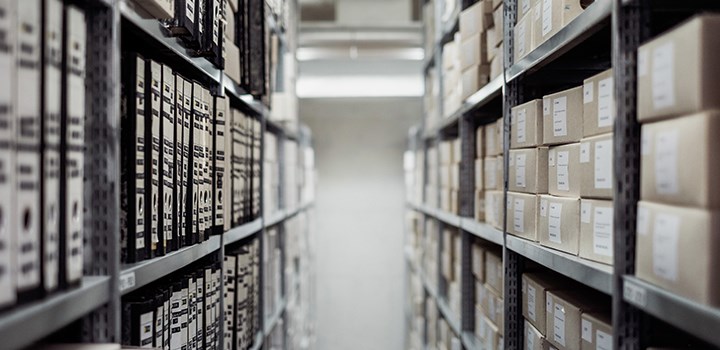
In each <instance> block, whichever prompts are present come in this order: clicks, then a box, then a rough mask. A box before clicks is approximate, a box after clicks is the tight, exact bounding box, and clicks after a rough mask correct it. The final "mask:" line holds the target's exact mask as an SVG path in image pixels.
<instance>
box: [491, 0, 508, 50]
mask: <svg viewBox="0 0 720 350" xmlns="http://www.w3.org/2000/svg"><path fill="white" fill-rule="evenodd" d="M504 11H505V6H503V5H500V6H498V8H496V9H495V10H494V11H493V26H494V27H495V41H494V42H493V43H492V45H493V46H495V47H498V46H499V45H500V43H502V42H503V35H504V31H505V13H504Z"/></svg>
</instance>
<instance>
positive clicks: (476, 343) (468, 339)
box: [462, 331, 485, 350]
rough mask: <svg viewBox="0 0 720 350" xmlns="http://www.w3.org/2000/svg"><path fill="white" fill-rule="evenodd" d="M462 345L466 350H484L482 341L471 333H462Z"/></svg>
mask: <svg viewBox="0 0 720 350" xmlns="http://www.w3.org/2000/svg"><path fill="white" fill-rule="evenodd" d="M462 343H463V346H464V347H465V349H466V350H480V349H484V348H485V347H484V346H483V344H482V341H481V340H480V339H478V338H477V337H476V336H475V333H473V332H467V331H466V332H463V334H462Z"/></svg>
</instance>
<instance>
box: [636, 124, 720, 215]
mask: <svg viewBox="0 0 720 350" xmlns="http://www.w3.org/2000/svg"><path fill="white" fill-rule="evenodd" d="M718 131H720V112H718V111H708V112H702V113H698V114H693V115H690V116H685V117H682V118H676V119H671V120H665V121H661V122H657V123H649V124H643V125H642V145H641V149H642V150H641V157H640V163H641V167H640V185H641V187H640V198H641V199H642V200H649V201H653V202H658V203H667V204H673V205H683V206H693V207H700V208H711V209H720V192H719V191H717V190H715V182H716V180H717V179H718V178H720V158H718V157H717V150H718V149H720V138H718V137H717V135H718Z"/></svg>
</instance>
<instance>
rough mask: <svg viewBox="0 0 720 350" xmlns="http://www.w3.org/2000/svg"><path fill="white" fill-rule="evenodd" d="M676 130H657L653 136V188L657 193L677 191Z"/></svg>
mask: <svg viewBox="0 0 720 350" xmlns="http://www.w3.org/2000/svg"><path fill="white" fill-rule="evenodd" d="M677 155H678V132H677V130H669V131H663V132H658V133H657V135H656V137H655V190H656V191H657V192H658V193H659V194H666V195H669V194H677V193H678V174H677Z"/></svg>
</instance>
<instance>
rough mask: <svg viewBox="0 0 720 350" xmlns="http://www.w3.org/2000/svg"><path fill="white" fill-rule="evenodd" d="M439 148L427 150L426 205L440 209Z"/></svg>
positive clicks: (432, 147)
mask: <svg viewBox="0 0 720 350" xmlns="http://www.w3.org/2000/svg"><path fill="white" fill-rule="evenodd" d="M438 166H439V162H438V148H437V147H436V146H430V147H428V149H427V183H426V184H425V204H426V205H428V206H429V207H431V208H437V207H438V204H439V203H438V172H439V171H438Z"/></svg>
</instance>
